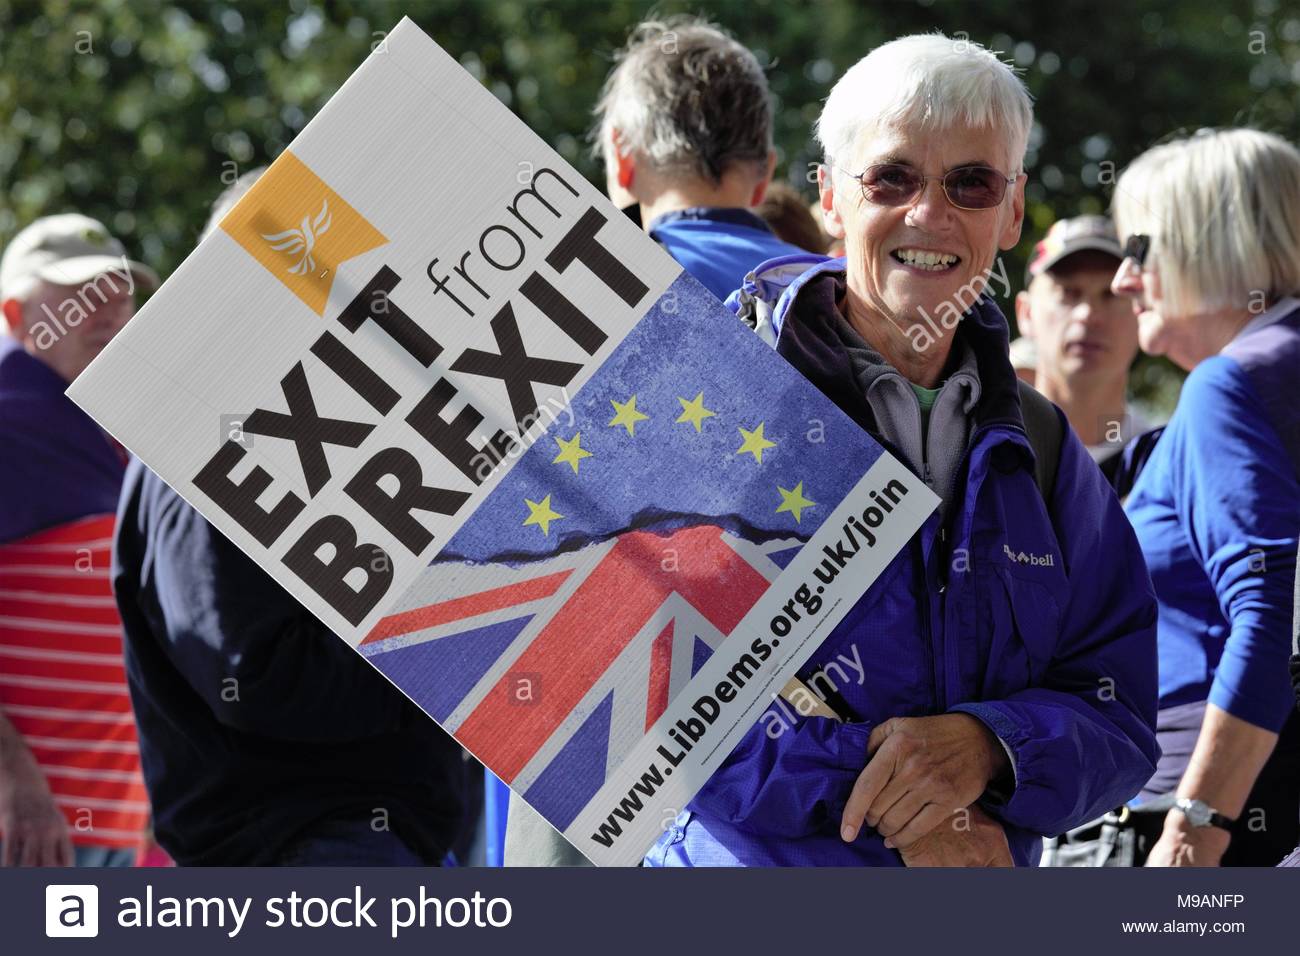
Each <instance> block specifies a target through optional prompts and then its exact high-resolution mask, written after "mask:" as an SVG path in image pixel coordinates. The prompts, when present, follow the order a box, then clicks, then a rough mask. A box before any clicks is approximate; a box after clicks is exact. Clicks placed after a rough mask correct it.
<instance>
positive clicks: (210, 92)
mask: <svg viewBox="0 0 1300 956" xmlns="http://www.w3.org/2000/svg"><path fill="white" fill-rule="evenodd" d="M651 9H655V10H657V11H658V12H660V13H664V14H667V13H675V12H699V13H703V14H705V15H707V16H709V17H710V18H712V19H713V20H715V21H717V22H719V23H721V24H722V25H723V26H725V27H727V28H728V29H730V30H731V31H733V32H734V33H735V34H736V36H737V37H738V38H739V39H740V40H741V41H742V42H744V43H746V44H748V45H749V46H750V47H751V48H753V49H754V50H755V51H757V52H758V54H759V56H760V58H761V59H762V60H763V61H764V62H765V63H766V64H767V65H768V66H769V75H770V78H771V82H772V88H773V91H774V93H775V95H776V97H777V101H778V107H779V108H778V115H777V129H776V139H777V144H778V148H779V150H780V153H781V157H782V165H781V168H780V171H779V175H781V176H783V177H785V178H787V179H788V180H790V181H791V182H793V183H795V184H796V185H798V186H800V188H802V189H804V190H806V191H807V193H808V195H809V198H810V199H811V198H812V196H813V194H814V189H813V186H812V185H811V184H810V178H809V174H810V170H811V168H812V166H811V164H814V163H815V162H816V161H817V159H818V154H817V151H816V149H815V145H814V143H813V141H812V138H811V135H810V129H811V126H812V122H813V121H814V120H815V119H816V116H817V114H818V111H819V109H820V104H821V101H822V99H823V98H824V97H825V95H826V93H827V91H828V90H829V88H830V86H831V84H832V83H833V82H834V80H835V78H836V77H837V76H839V74H840V73H841V72H843V70H844V69H846V68H847V67H848V66H850V65H851V64H852V63H853V62H855V61H856V60H857V59H858V58H859V57H861V56H862V55H863V54H864V53H865V52H866V51H868V50H869V49H871V48H872V47H873V46H875V45H877V44H879V43H881V42H883V41H885V40H887V39H889V38H891V37H894V36H898V35H901V34H905V33H913V32H918V31H931V30H942V31H943V32H945V33H947V34H949V35H950V36H954V37H959V38H960V37H963V36H964V37H967V38H969V39H970V40H973V41H977V42H980V43H983V44H985V45H987V46H990V47H992V48H993V49H996V50H1000V51H1002V52H1003V54H1004V55H1005V56H1006V57H1008V58H1010V59H1012V60H1014V62H1015V63H1016V64H1017V66H1019V67H1020V68H1021V69H1022V70H1024V75H1025V79H1026V81H1027V83H1028V84H1029V87H1030V90H1031V91H1032V92H1033V94H1034V96H1035V98H1036V99H1037V124H1036V126H1035V130H1034V135H1033V137H1032V139H1031V143H1030V147H1031V148H1030V151H1029V155H1028V156H1027V158H1026V168H1027V169H1028V171H1029V174H1030V186H1029V189H1028V198H1029V205H1028V212H1027V222H1026V229H1025V235H1024V240H1023V241H1022V243H1021V245H1020V247H1019V248H1018V249H1017V250H1016V251H1015V252H1014V253H1013V254H1012V255H1011V256H1009V257H1008V269H1009V270H1010V272H1011V274H1012V275H1013V276H1016V277H1017V278H1018V277H1019V276H1020V274H1021V273H1022V271H1023V265H1024V261H1025V258H1026V256H1027V254H1028V251H1029V248H1030V246H1031V245H1032V243H1033V242H1034V241H1035V240H1037V239H1038V238H1039V237H1040V236H1041V234H1042V232H1043V231H1044V230H1045V229H1046V227H1047V225H1048V224H1050V222H1051V221H1052V220H1053V219H1055V218H1057V217H1058V216H1064V215H1073V214H1076V213H1078V212H1080V211H1094V210H1103V209H1105V208H1106V207H1107V206H1108V204H1109V201H1110V190H1111V188H1112V187H1113V182H1114V174H1115V173H1116V171H1117V170H1118V169H1121V168H1122V167H1123V165H1124V164H1125V163H1126V162H1127V161H1129V160H1130V159H1132V158H1133V157H1134V156H1135V155H1137V154H1138V153H1139V152H1141V151H1142V150H1143V149H1144V148H1146V147H1147V146H1149V145H1150V144H1151V143H1152V142H1154V141H1156V140H1157V139H1160V138H1163V137H1166V136H1168V135H1169V134H1171V133H1173V132H1175V131H1177V130H1192V129H1195V128H1198V127H1202V126H1223V125H1232V124H1241V123H1247V124H1251V125H1255V126H1259V127H1262V128H1265V129H1271V130H1274V131H1276V132H1279V133H1281V134H1283V135H1285V136H1287V137H1289V138H1291V139H1292V140H1295V139H1296V138H1297V132H1298V128H1297V123H1298V120H1297V116H1300V55H1298V54H1300V10H1297V9H1296V8H1295V7H1294V6H1291V7H1288V8H1284V7H1283V6H1282V4H1281V2H1280V0H1228V2H1224V0H1194V2H1181V3H1173V2H1161V0H1136V2H1127V3H1120V2H1118V0H1112V2H1110V3H1097V2H1084V0H1061V2H1057V3H1052V4H1024V3H1017V2H1014V0H989V2H985V3H979V4H976V3H966V2H945V0H918V2H904V0H893V2H883V3H874V4H863V3H861V2H857V0H805V2H802V3H790V2H788V0H715V2H712V3H705V4H700V3H683V2H678V0H667V2H662V3H659V4H657V5H655V6H654V7H652V5H651V3H649V2H633V0H612V2H601V0H552V2H542V3H530V2H524V0H410V2H399V0H369V2H362V0H318V2H311V0H291V2H289V3H288V4H284V3H282V2H280V0H269V2H241V3H238V4H236V3H227V2H203V0H171V2H164V0H102V2H99V3H95V4H90V3H85V2H73V0H46V2H44V3H38V2H36V0H0V243H3V242H5V241H7V240H8V239H9V238H10V237H11V236H12V235H13V234H14V233H15V232H16V231H17V230H18V229H19V228H21V227H22V226H23V225H25V224H26V223H28V222H30V221H31V220H32V219H34V218H36V217H37V216H40V215H44V214H47V213H52V212H59V211H63V210H67V209H79V210H81V211H84V212H86V213H88V214H89V215H92V216H96V217H98V218H101V219H103V220H105V221H106V222H107V223H108V224H109V225H110V226H111V227H112V228H113V229H114V230H115V231H116V232H117V233H118V234H120V235H121V236H122V238H123V239H124V240H125V241H126V242H127V244H128V245H129V246H130V247H131V248H132V249H133V250H134V251H136V252H138V253H139V254H140V255H141V256H143V258H144V259H145V260H146V261H148V262H149V263H150V264H152V265H154V266H155V267H156V268H157V269H158V270H159V271H160V272H161V273H163V274H164V275H166V274H167V273H169V272H170V271H171V270H173V269H174V268H175V267H176V266H177V265H178V264H179V263H180V261H181V260H182V259H183V258H184V257H185V256H186V255H187V254H188V253H189V251H190V249H191V248H192V247H193V245H194V242H195V240H196V238H197V236H198V232H199V230H200V229H201V228H202V225H203V223H204V221H205V220H206V217H207V208H208V204H209V203H210V202H211V200H212V199H213V198H214V197H215V196H216V194H217V193H218V192H220V190H221V189H222V188H223V185H224V184H225V183H227V182H229V181H231V180H232V179H233V178H234V177H235V176H236V175H238V173H239V172H240V171H242V170H244V169H247V168H250V167H252V166H254V165H259V164H263V163H266V162H269V161H270V160H271V159H273V158H274V157H275V156H276V155H277V154H278V153H279V152H280V151H281V150H282V149H283V148H284V147H285V146H286V145H287V144H288V143H289V142H290V141H291V140H292V139H293V137H294V135H295V134H296V133H297V132H298V131H299V130H300V129H301V128H302V127H303V126H304V125H305V124H306V122H307V121H308V120H309V119H310V118H311V117H312V116H313V115H314V114H315V113H316V111H317V110H318V109H319V108H320V107H321V106H322V105H323V104H324V103H325V101H326V100H328V99H329V97H330V95H331V94H332V93H333V92H334V91H335V90H336V89H337V88H338V87H339V85H340V84H341V83H342V82H343V81H344V80H345V79H346V78H347V76H348V75H349V74H350V73H351V72H352V70H354V69H355V68H356V67H357V65H358V64H360V62H361V61H362V60H363V59H364V58H365V57H366V56H367V55H368V54H369V52H370V50H371V48H372V47H373V46H374V45H375V44H377V43H378V42H379V41H380V40H382V38H383V32H384V31H386V30H388V29H390V28H391V27H392V26H393V25H394V24H395V23H396V22H397V21H398V20H399V19H400V18H401V17H402V16H403V15H409V16H410V17H412V19H414V20H415V21H416V22H417V23H419V24H420V26H421V27H422V28H424V29H425V30H426V31H427V32H429V33H430V34H431V35H432V36H433V37H434V39H436V40H437V41H438V42H439V43H440V44H441V45H442V46H444V47H445V48H446V49H447V50H448V51H449V52H451V53H452V55H453V56H456V57H457V58H458V59H459V60H460V62H461V63H462V65H464V66H465V68H466V69H468V70H469V71H470V72H471V73H473V74H474V76H475V77H477V78H478V79H479V80H480V81H481V82H482V83H484V84H485V85H486V86H488V88H490V89H491V90H492V92H493V93H495V94H496V95H497V96H498V97H499V98H500V99H501V100H502V101H503V102H504V103H506V105H508V106H509V107H510V108H511V109H513V110H514V111H515V112H516V113H517V114H518V115H519V116H520V117H521V118H522V119H523V120H524V121H525V122H527V123H528V124H529V125H530V126H531V127H532V128H533V129H534V130H536V131H537V132H538V133H539V134H540V135H541V136H542V137H544V138H545V139H546V140H547V141H548V142H550V143H551V144H552V145H553V146H555V148H556V149H557V150H558V151H559V152H560V153H561V154H562V155H563V156H565V158H566V159H568V160H569V161H570V162H572V163H574V164H575V165H576V166H578V168H579V169H581V170H582V171H583V172H584V173H586V174H587V175H589V176H591V177H592V179H593V180H594V181H596V182H598V183H600V182H601V178H600V171H599V169H598V168H597V164H596V163H595V162H594V160H592V158H591V157H590V154H589V152H588V144H587V140H586V132H587V129H588V127H589V125H590V121H591V113H590V111H591V106H592V104H593V103H594V102H595V99H596V96H597V93H598V91H599V88H600V84H601V82H602V81H603V79H604V76H605V73H606V71H607V70H608V69H609V64H610V58H611V55H612V53H613V52H614V51H615V50H616V49H617V48H618V47H619V46H620V45H621V43H622V42H623V39H624V37H625V35H626V33H627V30H628V29H629V28H630V27H631V26H632V25H633V24H634V23H636V22H637V21H638V20H639V19H640V18H641V17H643V16H645V15H647V14H648V13H649V12H650V11H651ZM1177 382H1178V378H1177V377H1176V376H1173V375H1172V374H1171V373H1170V371H1169V367H1168V366H1167V364H1166V363H1159V362H1151V361H1148V360H1144V361H1143V362H1142V363H1141V365H1140V367H1139V369H1138V376H1137V379H1136V382H1135V384H1136V385H1137V388H1138V390H1139V391H1140V392H1141V393H1143V394H1144V395H1145V396H1146V397H1148V398H1149V399H1151V400H1153V401H1154V402H1155V403H1156V404H1158V405H1163V406H1165V407H1168V406H1169V405H1171V404H1172V398H1173V395H1174V393H1175V391H1176V388H1177Z"/></svg>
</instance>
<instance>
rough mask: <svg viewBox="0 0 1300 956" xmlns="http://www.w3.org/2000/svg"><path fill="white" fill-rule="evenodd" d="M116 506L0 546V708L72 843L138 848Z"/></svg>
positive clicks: (144, 820)
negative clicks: (116, 577)
mask: <svg viewBox="0 0 1300 956" xmlns="http://www.w3.org/2000/svg"><path fill="white" fill-rule="evenodd" d="M113 521H114V518H113V516H112V515H97V516H92V517H87V518H82V519H80V520H78V521H72V522H69V523H67V524H64V525H59V526H57V527H54V528H50V529H47V530H45V531H41V532H39V533H37V534H34V535H31V536H29V537H27V538H22V539H19V540H17V541H13V542H10V543H7V544H0V710H2V711H3V712H4V715H5V716H6V717H7V718H8V719H9V721H10V723H12V724H13V725H14V727H15V728H16V729H17V730H18V732H19V733H20V734H21V735H22V737H23V739H24V740H25V741H26V743H27V746H28V747H29V748H30V749H31V751H32V753H33V755H34V756H35V757H36V761H37V763H38V764H39V765H40V767H41V770H42V771H43V772H44V773H45V777H46V779H47V780H48V782H49V785H50V790H51V791H52V792H53V794H54V799H55V800H56V802H57V803H58V805H59V807H60V809H62V810H63V813H64V815H65V816H66V817H67V820H68V826H69V828H70V830H71V836H72V842H73V843H74V844H77V845H83V846H104V847H135V846H138V845H139V843H140V839H141V835H142V834H143V833H144V831H145V828H146V827H147V825H148V821H149V803H148V796H147V794H146V792H145V788H144V780H143V778H142V776H141V773H140V754H139V750H138V748H137V744H136V728H135V718H134V716H133V715H132V713H131V699H130V697H129V695H128V693H127V684H126V673H125V670H124V667H123V662H122V622H121V620H120V618H119V617H118V613H117V605H116V604H115V603H114V600H113V589H112V582H111V580H110V576H109V555H110V547H111V544H112V538H113Z"/></svg>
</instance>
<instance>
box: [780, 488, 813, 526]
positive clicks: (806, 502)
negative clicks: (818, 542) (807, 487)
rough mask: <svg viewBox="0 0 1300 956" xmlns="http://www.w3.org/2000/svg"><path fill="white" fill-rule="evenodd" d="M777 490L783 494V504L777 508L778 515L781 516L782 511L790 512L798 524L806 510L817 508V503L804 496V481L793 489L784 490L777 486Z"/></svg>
mask: <svg viewBox="0 0 1300 956" xmlns="http://www.w3.org/2000/svg"><path fill="white" fill-rule="evenodd" d="M776 490H777V491H779V492H781V504H780V505H779V506H778V507H777V509H776V513H777V514H780V513H781V512H782V511H788V512H790V514H792V515H794V520H795V521H796V522H798V521H800V520H801V518H802V517H803V510H804V509H805V508H815V507H817V502H815V501H812V500H810V499H808V498H805V497H804V496H803V482H802V481H801V482H799V484H797V485H795V486H794V487H793V488H782V487H781V486H780V485H777V486H776Z"/></svg>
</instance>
